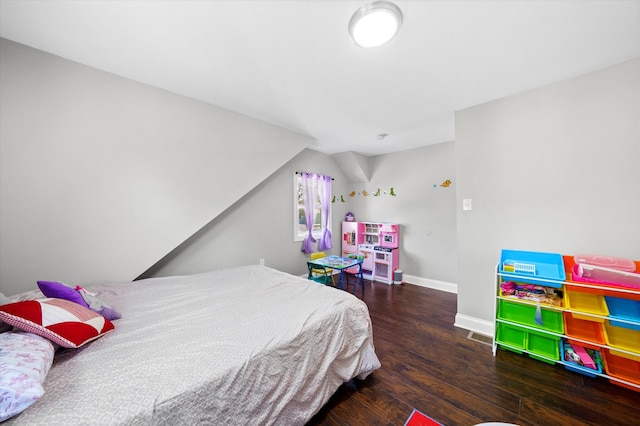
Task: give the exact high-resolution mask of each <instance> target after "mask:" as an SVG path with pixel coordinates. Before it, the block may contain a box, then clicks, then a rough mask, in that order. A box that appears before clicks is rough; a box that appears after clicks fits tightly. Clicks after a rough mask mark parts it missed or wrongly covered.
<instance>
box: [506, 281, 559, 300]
mask: <svg viewBox="0 0 640 426" xmlns="http://www.w3.org/2000/svg"><path fill="white" fill-rule="evenodd" d="M500 291H501V292H502V295H503V296H514V297H516V298H518V299H523V300H531V301H533V302H537V303H546V304H548V305H552V306H562V290H558V289H555V288H551V287H543V286H540V285H535V284H524V283H517V282H514V281H505V282H503V283H502V284H500Z"/></svg>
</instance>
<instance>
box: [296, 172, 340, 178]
mask: <svg viewBox="0 0 640 426" xmlns="http://www.w3.org/2000/svg"><path fill="white" fill-rule="evenodd" d="M303 173H307V172H296V174H297V175H301V174H303ZM314 174H318V173H314ZM329 177H331V176H329ZM331 180H335V179H334V178H331Z"/></svg>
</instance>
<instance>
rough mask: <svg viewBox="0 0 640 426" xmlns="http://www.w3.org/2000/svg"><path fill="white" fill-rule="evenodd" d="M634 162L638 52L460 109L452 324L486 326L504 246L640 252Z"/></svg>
mask: <svg viewBox="0 0 640 426" xmlns="http://www.w3.org/2000/svg"><path fill="white" fill-rule="evenodd" d="M639 161H640V59H636V60H633V61H630V62H626V63H622V64H619V65H616V66H613V67H610V68H607V69H604V70H601V71H597V72H593V73H590V74H587V75H584V76H580V77H577V78H574V79H571V80H567V81H564V82H561V83H557V84H553V85H550V86H546V87H542V88H539V89H536V90H531V91H528V92H526V93H522V94H519V95H516V96H511V97H508V98H505V99H501V100H497V101H494V102H490V103H487V104H483V105H479V106H476V107H473V108H469V109H465V110H462V111H459V112H457V113H456V170H457V188H456V198H457V206H458V208H457V229H458V240H457V250H458V286H459V293H458V316H457V318H456V323H457V324H459V325H463V326H464V325H466V326H467V328H482V327H487V329H489V328H491V327H492V324H491V323H492V318H493V315H494V310H493V309H494V308H493V303H494V300H493V299H494V294H495V290H494V286H495V276H494V269H495V266H496V264H497V262H498V260H499V258H500V251H501V249H503V248H506V249H514V250H527V251H543V252H553V253H561V254H577V253H593V254H604V255H611V256H622V257H627V258H633V259H640V167H639ZM463 198H471V199H472V200H473V210H471V211H462V207H461V204H462V199H463ZM476 320H478V321H476ZM483 321H484V322H485V323H484V324H482V322H483ZM474 322H475V324H474Z"/></svg>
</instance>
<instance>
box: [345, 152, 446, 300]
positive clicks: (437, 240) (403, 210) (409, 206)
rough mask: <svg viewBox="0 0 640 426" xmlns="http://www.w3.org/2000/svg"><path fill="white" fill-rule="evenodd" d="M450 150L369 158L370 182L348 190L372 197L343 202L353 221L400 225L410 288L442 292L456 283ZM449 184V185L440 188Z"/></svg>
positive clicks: (349, 199) (402, 266)
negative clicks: (391, 190)
mask: <svg viewBox="0 0 640 426" xmlns="http://www.w3.org/2000/svg"><path fill="white" fill-rule="evenodd" d="M454 150H455V144H454V143H453V142H447V143H442V144H437V145H431V146H427V147H423V148H417V149H412V150H408V151H402V152H397V153H394V154H388V155H381V156H377V157H372V158H370V159H369V173H370V182H365V183H354V184H352V185H351V186H350V188H349V192H350V191H351V190H355V191H356V192H359V193H362V190H363V189H364V190H366V191H367V192H368V193H369V194H370V195H368V196H366V197H365V196H361V195H358V196H355V197H353V198H350V197H346V198H347V200H348V203H349V208H351V206H353V207H352V210H353V213H354V214H355V215H356V219H357V220H362V221H381V222H398V223H400V224H401V228H400V229H401V236H400V267H401V269H402V270H403V272H404V274H405V278H406V279H405V280H409V281H410V282H412V283H416V284H423V285H428V286H430V287H435V288H445V287H446V285H444V286H443V285H442V284H443V283H447V284H448V285H449V286H451V285H455V283H456V281H457V258H456V246H455V244H456V217H455V205H456V193H455V187H456V169H455V151H454ZM447 179H448V180H451V181H452V184H451V185H450V186H449V187H443V186H441V184H442V183H443V182H444V181H445V180H447ZM391 187H393V189H394V192H395V194H396V196H395V197H393V196H390V195H389V194H388V192H389V190H390V188H391ZM378 188H380V190H381V195H380V196H379V197H374V196H373V194H374V193H375V192H376V191H377V190H378ZM385 191H386V192H387V194H385V193H384V192H385ZM435 281H437V282H435ZM441 282H442V283H441Z"/></svg>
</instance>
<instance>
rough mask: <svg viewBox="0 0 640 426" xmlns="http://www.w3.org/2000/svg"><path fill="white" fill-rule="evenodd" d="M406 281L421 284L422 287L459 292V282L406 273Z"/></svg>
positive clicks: (404, 278) (404, 279)
mask: <svg viewBox="0 0 640 426" xmlns="http://www.w3.org/2000/svg"><path fill="white" fill-rule="evenodd" d="M402 281H405V282H408V283H411V284H415V285H419V286H420V287H427V288H432V289H434V290H440V291H446V292H447V293H455V294H458V284H454V283H450V282H447V281H438V280H432V279H430V278H421V277H416V276H415V275H406V274H405V275H404V277H403V280H402Z"/></svg>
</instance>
